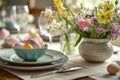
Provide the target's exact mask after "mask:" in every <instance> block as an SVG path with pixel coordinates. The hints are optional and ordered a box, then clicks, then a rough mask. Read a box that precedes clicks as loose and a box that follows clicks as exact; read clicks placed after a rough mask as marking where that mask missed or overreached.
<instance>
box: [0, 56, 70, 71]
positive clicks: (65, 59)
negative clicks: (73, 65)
mask: <svg viewBox="0 0 120 80" xmlns="http://www.w3.org/2000/svg"><path fill="white" fill-rule="evenodd" d="M67 61H68V57H67V56H65V57H64V58H63V59H61V60H59V61H56V63H54V64H49V65H44V66H14V65H11V64H8V63H7V62H5V61H0V66H2V67H5V68H10V69H17V70H44V69H50V68H55V67H59V66H62V65H63V64H65V63H66V62H67Z"/></svg>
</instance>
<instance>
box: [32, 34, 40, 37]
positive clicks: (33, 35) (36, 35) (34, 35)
mask: <svg viewBox="0 0 120 80" xmlns="http://www.w3.org/2000/svg"><path fill="white" fill-rule="evenodd" d="M32 37H33V38H39V37H40V35H39V34H38V33H34V34H32Z"/></svg>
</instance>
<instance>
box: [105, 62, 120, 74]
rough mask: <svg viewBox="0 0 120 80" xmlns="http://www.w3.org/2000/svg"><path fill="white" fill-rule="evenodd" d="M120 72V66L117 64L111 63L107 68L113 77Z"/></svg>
mask: <svg viewBox="0 0 120 80" xmlns="http://www.w3.org/2000/svg"><path fill="white" fill-rule="evenodd" d="M119 70H120V66H119V65H118V64H116V63H111V64H109V65H108V66H107V71H108V72H109V74H111V75H115V74H116V73H117V72H118V71H119Z"/></svg>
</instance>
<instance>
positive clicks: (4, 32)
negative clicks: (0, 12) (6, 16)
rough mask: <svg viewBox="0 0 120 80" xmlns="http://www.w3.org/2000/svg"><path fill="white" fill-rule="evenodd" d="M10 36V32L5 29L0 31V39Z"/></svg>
mask: <svg viewBox="0 0 120 80" xmlns="http://www.w3.org/2000/svg"><path fill="white" fill-rule="evenodd" d="M9 35H10V32H9V31H8V30H7V29H4V28H3V29H1V30H0V39H5V38H7V37H8V36H9Z"/></svg>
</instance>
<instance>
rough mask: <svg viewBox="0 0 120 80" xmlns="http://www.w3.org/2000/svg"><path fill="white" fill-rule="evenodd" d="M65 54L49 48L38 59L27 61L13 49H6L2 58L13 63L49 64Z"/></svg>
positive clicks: (0, 56)
mask: <svg viewBox="0 0 120 80" xmlns="http://www.w3.org/2000/svg"><path fill="white" fill-rule="evenodd" d="M64 57H65V55H64V54H63V53H62V52H59V51H56V50H50V49H48V50H47V51H46V53H45V55H44V56H42V57H40V58H38V59H37V61H34V62H26V61H24V60H23V59H22V58H20V57H18V56H17V55H16V54H15V52H14V50H13V49H9V50H8V51H5V52H4V53H3V54H0V58H1V59H2V60H4V61H7V62H9V63H11V64H13V65H24V66H25V65H47V64H51V63H53V62H55V61H58V60H60V59H62V58H64Z"/></svg>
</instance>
